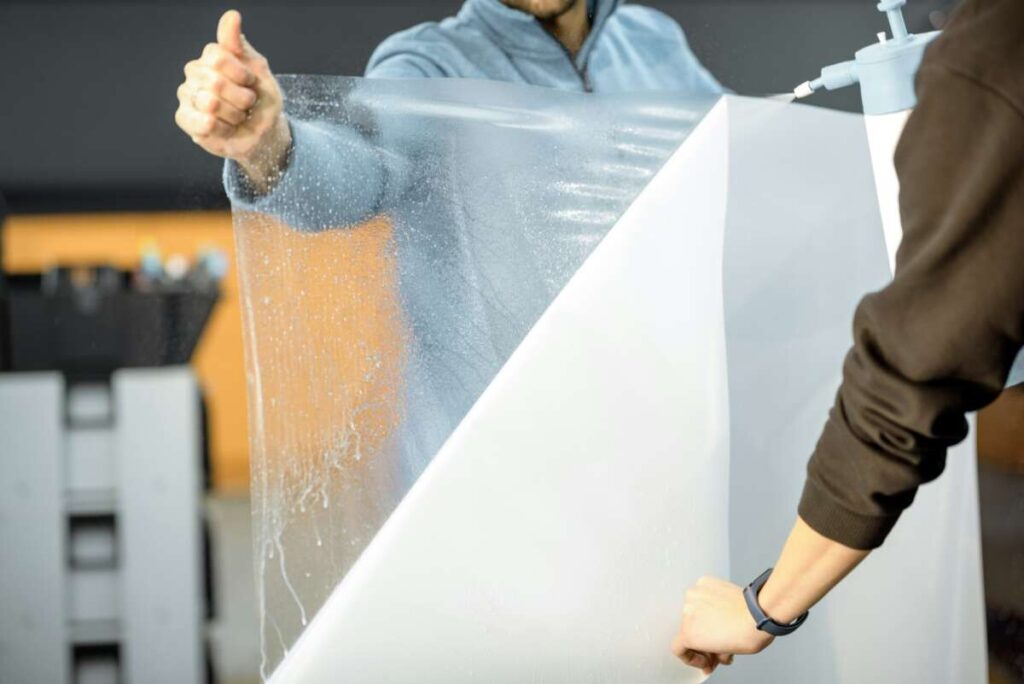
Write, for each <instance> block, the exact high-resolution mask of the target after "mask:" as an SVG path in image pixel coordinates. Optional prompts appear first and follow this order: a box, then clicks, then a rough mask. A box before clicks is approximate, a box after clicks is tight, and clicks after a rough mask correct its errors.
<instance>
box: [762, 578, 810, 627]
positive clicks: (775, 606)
mask: <svg viewBox="0 0 1024 684" xmlns="http://www.w3.org/2000/svg"><path fill="white" fill-rule="evenodd" d="M757 603H758V605H760V606H761V610H763V611H764V612H765V614H766V615H767V616H768V617H770V618H771V619H772V620H774V621H775V622H778V623H779V624H783V625H786V624H789V623H790V622H793V621H794V620H796V619H797V618H798V617H800V616H801V615H803V614H804V612H806V609H802V607H801V606H798V605H796V604H795V602H794V601H793V600H792V599H790V598H789V597H788V596H787V592H786V588H785V587H783V586H782V582H781V581H778V580H776V579H775V575H774V574H772V576H771V577H769V578H768V581H767V582H766V583H765V585H764V586H763V587H761V591H760V592H759V593H758V595H757Z"/></svg>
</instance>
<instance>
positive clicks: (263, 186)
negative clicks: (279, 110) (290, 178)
mask: <svg viewBox="0 0 1024 684" xmlns="http://www.w3.org/2000/svg"><path fill="white" fill-rule="evenodd" d="M291 149H292V132H291V127H290V126H289V125H288V119H287V118H286V117H285V116H284V114H281V115H279V116H278V117H277V119H276V120H275V121H274V125H273V126H271V128H270V129H269V130H268V131H267V133H266V134H265V136H264V138H263V140H261V141H260V143H259V144H258V145H256V146H255V147H254V148H253V150H252V152H250V153H249V154H247V155H245V156H242V157H239V158H238V159H236V161H237V162H238V165H239V167H241V169H242V171H243V172H245V175H246V176H247V177H248V178H249V181H250V183H252V185H253V186H254V187H255V188H256V189H258V190H260V191H261V192H266V191H268V190H269V189H270V188H271V187H273V185H274V183H275V182H276V181H277V179H278V178H279V177H280V176H281V174H282V173H284V171H285V168H286V166H287V163H288V156H289V154H290V153H291Z"/></svg>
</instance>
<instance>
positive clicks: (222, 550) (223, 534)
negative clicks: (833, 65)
mask: <svg viewBox="0 0 1024 684" xmlns="http://www.w3.org/2000/svg"><path fill="white" fill-rule="evenodd" d="M206 515H207V519H208V520H209V521H210V531H211V535H212V547H213V549H212V550H213V573H214V597H215V598H214V602H215V606H216V615H215V619H214V621H213V622H212V623H211V625H210V629H209V635H210V644H211V650H212V657H213V667H214V672H215V673H216V676H217V678H216V680H215V682H216V684H258V683H259V681H260V678H259V662H260V644H259V635H258V632H257V624H258V623H257V620H256V589H255V584H254V583H253V565H252V537H251V534H250V530H251V527H250V517H249V499H248V498H247V497H242V496H234V497H231V496H222V495H217V496H211V497H210V498H209V499H207V502H206Z"/></svg>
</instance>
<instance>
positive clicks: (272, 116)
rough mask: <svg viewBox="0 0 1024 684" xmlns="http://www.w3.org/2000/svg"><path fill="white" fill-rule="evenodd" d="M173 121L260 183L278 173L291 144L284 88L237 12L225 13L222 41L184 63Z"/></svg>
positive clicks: (220, 31) (220, 30) (219, 37)
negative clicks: (243, 26)
mask: <svg viewBox="0 0 1024 684" xmlns="http://www.w3.org/2000/svg"><path fill="white" fill-rule="evenodd" d="M174 119H175V121H176V122H177V124H178V127H179V128H181V129H182V130H183V131H184V132H185V133H186V134H187V135H189V136H190V137H191V138H192V140H193V141H194V142H195V143H196V144H197V145H199V146H200V147H202V148H203V149H204V150H206V151H207V152H209V153H211V154H215V155H217V156H218V157H225V158H228V159H234V160H235V161H237V162H238V163H239V164H240V165H241V166H242V168H243V169H244V170H245V172H246V173H247V174H248V175H249V176H250V179H251V180H253V181H256V182H257V184H262V182H263V181H265V180H266V179H268V178H272V177H273V176H275V175H276V173H277V172H279V170H280V167H281V166H282V165H283V163H284V159H285V158H286V156H287V153H288V149H289V147H290V146H291V133H290V131H289V128H288V122H287V120H286V119H285V117H284V114H283V97H282V94H281V89H280V87H279V86H278V84H277V79H275V78H274V75H273V74H272V73H271V71H270V65H269V64H268V62H267V60H266V58H265V57H264V56H263V55H261V54H260V53H259V52H257V51H256V49H255V48H253V47H252V45H250V44H249V41H247V40H246V39H245V36H244V35H243V34H242V15H241V14H239V13H238V12H237V11H235V10H229V11H227V12H225V13H224V15H223V16H222V17H221V18H220V22H219V24H218V25H217V42H216V43H209V44H207V46H206V47H205V48H204V49H203V53H202V55H201V56H200V57H199V58H198V59H194V60H192V61H191V62H189V63H188V64H186V65H185V81H184V82H183V83H182V84H181V85H180V86H179V87H178V110H177V112H175V115H174Z"/></svg>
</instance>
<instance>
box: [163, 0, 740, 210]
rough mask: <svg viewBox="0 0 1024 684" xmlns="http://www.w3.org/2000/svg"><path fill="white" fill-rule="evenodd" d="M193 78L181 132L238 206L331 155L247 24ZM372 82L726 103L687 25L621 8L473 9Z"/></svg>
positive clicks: (615, 3)
mask: <svg viewBox="0 0 1024 684" xmlns="http://www.w3.org/2000/svg"><path fill="white" fill-rule="evenodd" d="M185 76H186V78H185V81H184V83H182V84H181V86H180V87H179V88H178V100H179V107H178V110H177V112H176V114H175V120H176V122H177V123H178V126H179V127H181V129H182V130H183V131H184V132H185V133H187V134H188V135H189V136H190V137H191V138H192V140H194V141H195V142H196V144H198V145H199V146H200V147H202V148H203V149H205V150H206V151H208V152H210V153H211V154H215V155H217V156H219V157H224V158H225V159H227V160H228V163H227V165H226V168H225V183H226V186H227V190H228V194H229V195H230V196H231V197H232V199H233V200H235V201H244V200H249V201H251V200H253V199H255V198H258V197H259V196H261V195H264V194H266V193H268V192H269V191H270V190H271V188H272V187H274V186H275V185H276V183H277V182H278V181H280V180H281V179H283V178H284V177H285V176H286V175H287V174H286V169H287V168H288V166H289V165H290V164H291V163H292V161H294V160H296V159H298V158H299V157H300V156H302V155H304V154H312V155H317V154H318V153H322V152H324V150H323V146H322V145H318V144H309V145H306V144H304V142H312V141H304V140H302V137H303V133H304V132H303V131H297V130H296V129H295V128H294V127H292V126H289V122H288V120H287V118H286V116H285V115H284V113H283V108H282V96H281V90H280V88H279V87H278V85H277V81H276V80H275V78H274V76H273V73H272V72H271V71H270V67H269V64H268V62H267V60H266V58H264V57H263V56H262V55H261V54H260V53H259V52H257V51H256V50H255V49H254V48H253V47H252V45H250V44H249V43H248V41H247V40H246V39H245V36H243V35H242V17H241V15H240V14H239V13H238V12H236V11H233V10H232V11H229V12H226V13H225V14H224V16H223V17H221V20H220V24H219V25H218V27H217V42H216V43H210V44H208V45H207V46H206V48H205V49H204V50H203V53H202V56H200V57H199V58H198V59H196V60H193V61H191V62H189V63H188V64H187V65H186V66H185ZM366 76H367V77H368V78H392V79H399V78H476V79H488V80H495V81H508V82H513V83H524V84H529V85H536V86H544V87H550V88H558V89H560V90H569V91H576V92H596V93H623V92H635V91H652V90H655V91H675V92H678V93H680V94H683V95H692V96H694V97H702V96H703V97H710V96H714V95H717V94H720V93H721V91H722V88H721V86H720V85H719V84H718V82H717V81H716V80H715V79H714V77H712V76H711V74H710V73H708V71H707V70H706V69H705V68H704V67H703V66H702V65H701V64H700V62H699V61H698V60H697V58H696V57H695V56H694V54H693V52H692V51H691V50H690V48H689V45H688V44H687V41H686V36H685V35H684V34H683V31H682V29H680V28H679V25H678V24H676V23H675V22H674V21H673V20H672V19H671V18H669V17H668V16H666V15H664V14H662V13H660V12H658V11H656V10H653V9H649V8H646V7H640V6H638V5H623V4H622V3H621V2H620V0H466V3H465V5H463V7H462V9H461V10H460V11H459V13H458V15H456V16H454V17H450V18H448V19H444V20H443V21H441V22H438V23H426V24H421V25H419V26H415V27H413V28H411V29H408V30H406V31H402V32H401V33H397V34H395V35H393V36H391V37H390V38H388V39H387V40H385V41H384V42H383V43H381V45H380V46H379V47H378V48H377V49H376V51H374V53H373V55H372V56H371V57H370V60H369V63H368V64H367V67H366ZM302 161H307V160H302ZM236 165H237V166H236Z"/></svg>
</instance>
